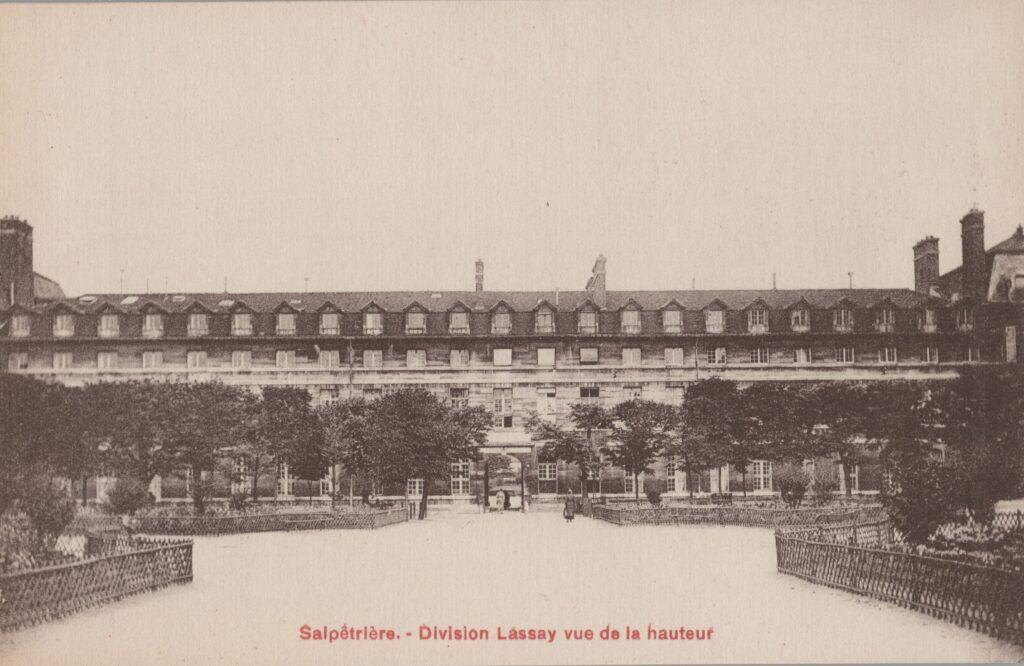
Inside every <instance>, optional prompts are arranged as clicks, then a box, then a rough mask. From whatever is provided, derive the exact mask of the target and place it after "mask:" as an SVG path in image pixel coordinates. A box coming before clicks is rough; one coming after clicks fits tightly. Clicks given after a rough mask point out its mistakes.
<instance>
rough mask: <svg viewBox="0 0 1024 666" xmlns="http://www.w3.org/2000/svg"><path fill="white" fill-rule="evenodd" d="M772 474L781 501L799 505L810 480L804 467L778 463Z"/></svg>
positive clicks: (791, 505)
mask: <svg viewBox="0 0 1024 666" xmlns="http://www.w3.org/2000/svg"><path fill="white" fill-rule="evenodd" d="M772 476H773V477H774V479H775V485H776V486H778V488H779V494H780V495H781V496H782V501H783V502H785V503H786V504H787V505H789V506H790V507H793V508H796V507H798V506H800V503H801V502H803V500H804V495H806V494H807V486H808V485H809V484H810V482H811V477H810V475H809V474H808V473H807V472H806V471H805V470H804V468H803V467H801V466H799V465H793V464H785V465H779V466H778V468H776V469H775V470H774V472H773V474H772Z"/></svg>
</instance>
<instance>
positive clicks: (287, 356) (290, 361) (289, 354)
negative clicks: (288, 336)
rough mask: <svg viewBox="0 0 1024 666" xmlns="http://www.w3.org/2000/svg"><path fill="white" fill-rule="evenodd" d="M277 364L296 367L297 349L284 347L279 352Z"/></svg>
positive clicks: (278, 365)
mask: <svg viewBox="0 0 1024 666" xmlns="http://www.w3.org/2000/svg"><path fill="white" fill-rule="evenodd" d="M275 365H276V366H277V367H279V368H294V367H295V351H294V350H291V349H282V350H279V351H278V352H277V358H276V362H275Z"/></svg>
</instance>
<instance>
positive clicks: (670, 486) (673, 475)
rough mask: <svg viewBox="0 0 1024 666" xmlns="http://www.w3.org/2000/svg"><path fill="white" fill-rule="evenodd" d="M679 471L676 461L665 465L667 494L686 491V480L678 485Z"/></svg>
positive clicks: (670, 461)
mask: <svg viewBox="0 0 1024 666" xmlns="http://www.w3.org/2000/svg"><path fill="white" fill-rule="evenodd" d="M678 476H679V471H678V469H677V467H676V463H675V461H674V460H669V461H668V462H667V463H665V492H666V493H674V492H678V491H680V490H685V489H686V480H685V479H684V480H683V482H682V483H678V481H679V479H678Z"/></svg>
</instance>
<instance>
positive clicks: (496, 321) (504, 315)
mask: <svg viewBox="0 0 1024 666" xmlns="http://www.w3.org/2000/svg"><path fill="white" fill-rule="evenodd" d="M511 332H512V315H511V314H509V313H508V312H495V313H494V315H493V316H492V317H491V333H492V334H494V335H508V334H509V333H511Z"/></svg>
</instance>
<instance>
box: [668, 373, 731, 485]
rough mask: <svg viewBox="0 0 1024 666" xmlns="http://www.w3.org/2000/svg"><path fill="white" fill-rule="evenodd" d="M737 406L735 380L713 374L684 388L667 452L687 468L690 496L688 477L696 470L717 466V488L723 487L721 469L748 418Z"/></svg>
mask: <svg viewBox="0 0 1024 666" xmlns="http://www.w3.org/2000/svg"><path fill="white" fill-rule="evenodd" d="M740 406H741V405H740V400H739V393H738V391H737V389H736V385H735V383H734V382H730V381H726V380H723V379H718V378H714V377H713V378H710V379H703V380H701V381H698V382H695V383H693V384H691V385H690V386H688V387H687V389H686V395H685V396H684V399H683V404H682V405H681V406H680V407H679V410H678V412H677V413H676V415H675V419H674V428H673V430H674V437H673V441H672V443H671V444H670V445H669V446H668V447H667V453H668V454H669V455H670V456H672V457H673V458H675V459H677V460H679V461H680V462H681V463H682V466H683V469H685V470H686V475H687V484H686V485H687V487H688V488H689V489H690V496H691V497H692V496H693V484H692V483H691V482H690V478H691V476H692V474H693V472H695V471H700V470H702V469H708V468H711V467H719V472H718V473H719V479H718V481H719V485H718V487H719V488H721V487H722V484H721V469H720V468H721V466H722V465H723V464H725V463H727V462H728V461H729V458H730V456H731V454H732V453H733V452H734V451H735V450H736V448H737V441H738V439H739V436H740V434H741V433H742V431H743V428H744V427H745V426H746V419H747V418H748V416H747V414H746V413H744V412H741V411H740Z"/></svg>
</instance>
